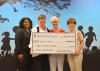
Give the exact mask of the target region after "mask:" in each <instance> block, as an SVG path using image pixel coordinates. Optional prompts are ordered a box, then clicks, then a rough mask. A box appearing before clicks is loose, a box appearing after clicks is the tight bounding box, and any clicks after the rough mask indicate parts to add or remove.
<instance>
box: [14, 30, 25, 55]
mask: <svg viewBox="0 0 100 71" xmlns="http://www.w3.org/2000/svg"><path fill="white" fill-rule="evenodd" d="M23 42H24V41H23V31H22V30H18V31H17V33H16V35H15V44H16V49H17V50H16V52H17V53H18V54H21V53H23Z"/></svg>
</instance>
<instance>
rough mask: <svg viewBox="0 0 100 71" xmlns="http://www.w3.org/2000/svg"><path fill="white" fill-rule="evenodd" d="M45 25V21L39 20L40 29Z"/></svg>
mask: <svg viewBox="0 0 100 71" xmlns="http://www.w3.org/2000/svg"><path fill="white" fill-rule="evenodd" d="M45 23H46V20H45V19H39V25H40V26H41V27H45Z"/></svg>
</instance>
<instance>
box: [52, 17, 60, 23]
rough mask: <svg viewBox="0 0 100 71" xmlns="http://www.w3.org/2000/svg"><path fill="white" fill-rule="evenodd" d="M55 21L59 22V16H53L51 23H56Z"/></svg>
mask: <svg viewBox="0 0 100 71" xmlns="http://www.w3.org/2000/svg"><path fill="white" fill-rule="evenodd" d="M54 21H58V22H59V19H58V17H57V16H53V17H51V22H54Z"/></svg>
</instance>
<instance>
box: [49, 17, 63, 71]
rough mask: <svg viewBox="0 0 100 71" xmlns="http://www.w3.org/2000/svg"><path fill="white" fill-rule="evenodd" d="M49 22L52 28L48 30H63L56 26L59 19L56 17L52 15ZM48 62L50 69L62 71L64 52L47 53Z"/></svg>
mask: <svg viewBox="0 0 100 71" xmlns="http://www.w3.org/2000/svg"><path fill="white" fill-rule="evenodd" d="M51 24H52V26H53V29H51V30H50V32H58V33H59V32H62V33H63V32H65V31H64V30H63V29H60V28H59V27H58V25H59V20H58V17H56V16H53V17H52V18H51ZM49 63H50V71H57V70H58V71H63V64H64V54H50V55H49Z"/></svg>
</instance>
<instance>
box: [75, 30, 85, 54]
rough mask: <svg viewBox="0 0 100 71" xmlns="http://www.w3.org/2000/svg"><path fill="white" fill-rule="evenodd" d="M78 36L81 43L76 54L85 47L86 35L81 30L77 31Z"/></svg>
mask: <svg viewBox="0 0 100 71" xmlns="http://www.w3.org/2000/svg"><path fill="white" fill-rule="evenodd" d="M77 38H78V41H79V42H80V44H79V46H78V48H77V49H76V54H80V51H81V49H83V46H84V37H83V35H82V33H81V32H78V33H77Z"/></svg>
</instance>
